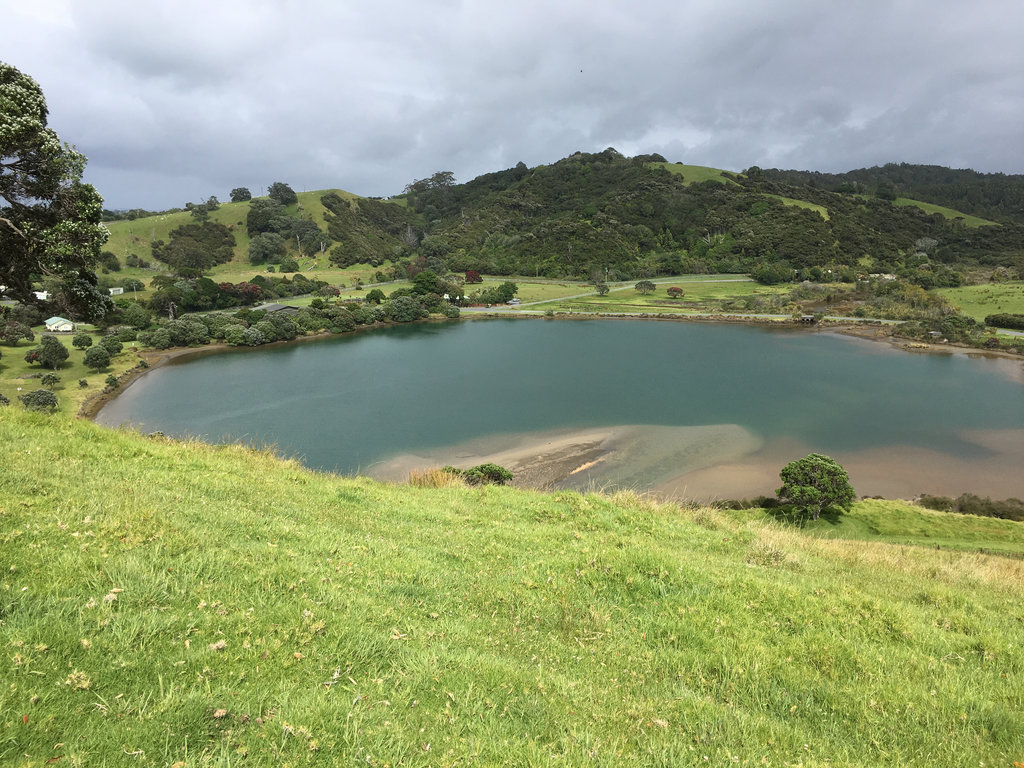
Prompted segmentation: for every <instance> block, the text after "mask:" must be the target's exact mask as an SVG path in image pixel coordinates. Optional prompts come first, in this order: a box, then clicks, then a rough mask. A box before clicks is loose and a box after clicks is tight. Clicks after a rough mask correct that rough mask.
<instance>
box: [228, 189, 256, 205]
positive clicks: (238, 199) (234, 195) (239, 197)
mask: <svg viewBox="0 0 1024 768" xmlns="http://www.w3.org/2000/svg"><path fill="white" fill-rule="evenodd" d="M246 200H252V192H250V191H249V189H248V187H235V188H234V189H232V190H231V202H232V203H244V202H245V201H246Z"/></svg>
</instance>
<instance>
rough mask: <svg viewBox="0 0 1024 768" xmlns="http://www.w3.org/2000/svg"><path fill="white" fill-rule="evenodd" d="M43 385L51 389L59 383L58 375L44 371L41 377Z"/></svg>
mask: <svg viewBox="0 0 1024 768" xmlns="http://www.w3.org/2000/svg"><path fill="white" fill-rule="evenodd" d="M42 382H43V386H44V387H46V388H47V389H53V388H54V387H56V386H57V385H58V384H60V375H59V374H56V373H52V372H51V373H45V374H43V378H42Z"/></svg>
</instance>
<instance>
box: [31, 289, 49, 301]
mask: <svg viewBox="0 0 1024 768" xmlns="http://www.w3.org/2000/svg"><path fill="white" fill-rule="evenodd" d="M32 294H33V295H34V296H35V297H36V298H37V299H39V300H40V301H49V300H50V292H49V291H32Z"/></svg>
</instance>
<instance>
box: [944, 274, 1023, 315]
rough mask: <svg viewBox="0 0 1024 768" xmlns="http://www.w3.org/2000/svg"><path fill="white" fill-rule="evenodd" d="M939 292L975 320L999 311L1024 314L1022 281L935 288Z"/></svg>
mask: <svg viewBox="0 0 1024 768" xmlns="http://www.w3.org/2000/svg"><path fill="white" fill-rule="evenodd" d="M936 290H937V291H938V292H939V293H941V294H942V295H943V296H945V297H946V298H947V299H949V300H950V301H951V302H953V304H955V305H956V306H958V307H960V311H961V312H962V313H963V314H965V315H967V316H968V317H973V318H974V319H975V320H984V319H985V316H986V315H995V314H1000V313H1009V314H1015V315H1019V314H1024V282H1019V281H1017V282H1009V283H984V284H982V285H965V286H962V287H960V288H937V289H936Z"/></svg>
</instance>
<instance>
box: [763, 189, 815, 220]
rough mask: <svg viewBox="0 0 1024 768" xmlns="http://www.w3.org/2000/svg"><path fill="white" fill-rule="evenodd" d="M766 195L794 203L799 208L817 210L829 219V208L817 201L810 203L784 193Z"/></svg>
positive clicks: (788, 203) (786, 202)
mask: <svg viewBox="0 0 1024 768" xmlns="http://www.w3.org/2000/svg"><path fill="white" fill-rule="evenodd" d="M765 197H773V198H775V199H776V200H780V201H781V202H783V203H785V204H786V205H793V206H796V207H797V208H806V209H807V210H809V211H817V212H818V213H819V214H821V218H823V219H824V220H825V221H828V209H827V208H826V207H825V206H823V205H817V204H816V203H808V202H807V201H806V200H796V199H794V198H792V197H783V196H782V195H768V194H766V195H765Z"/></svg>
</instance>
